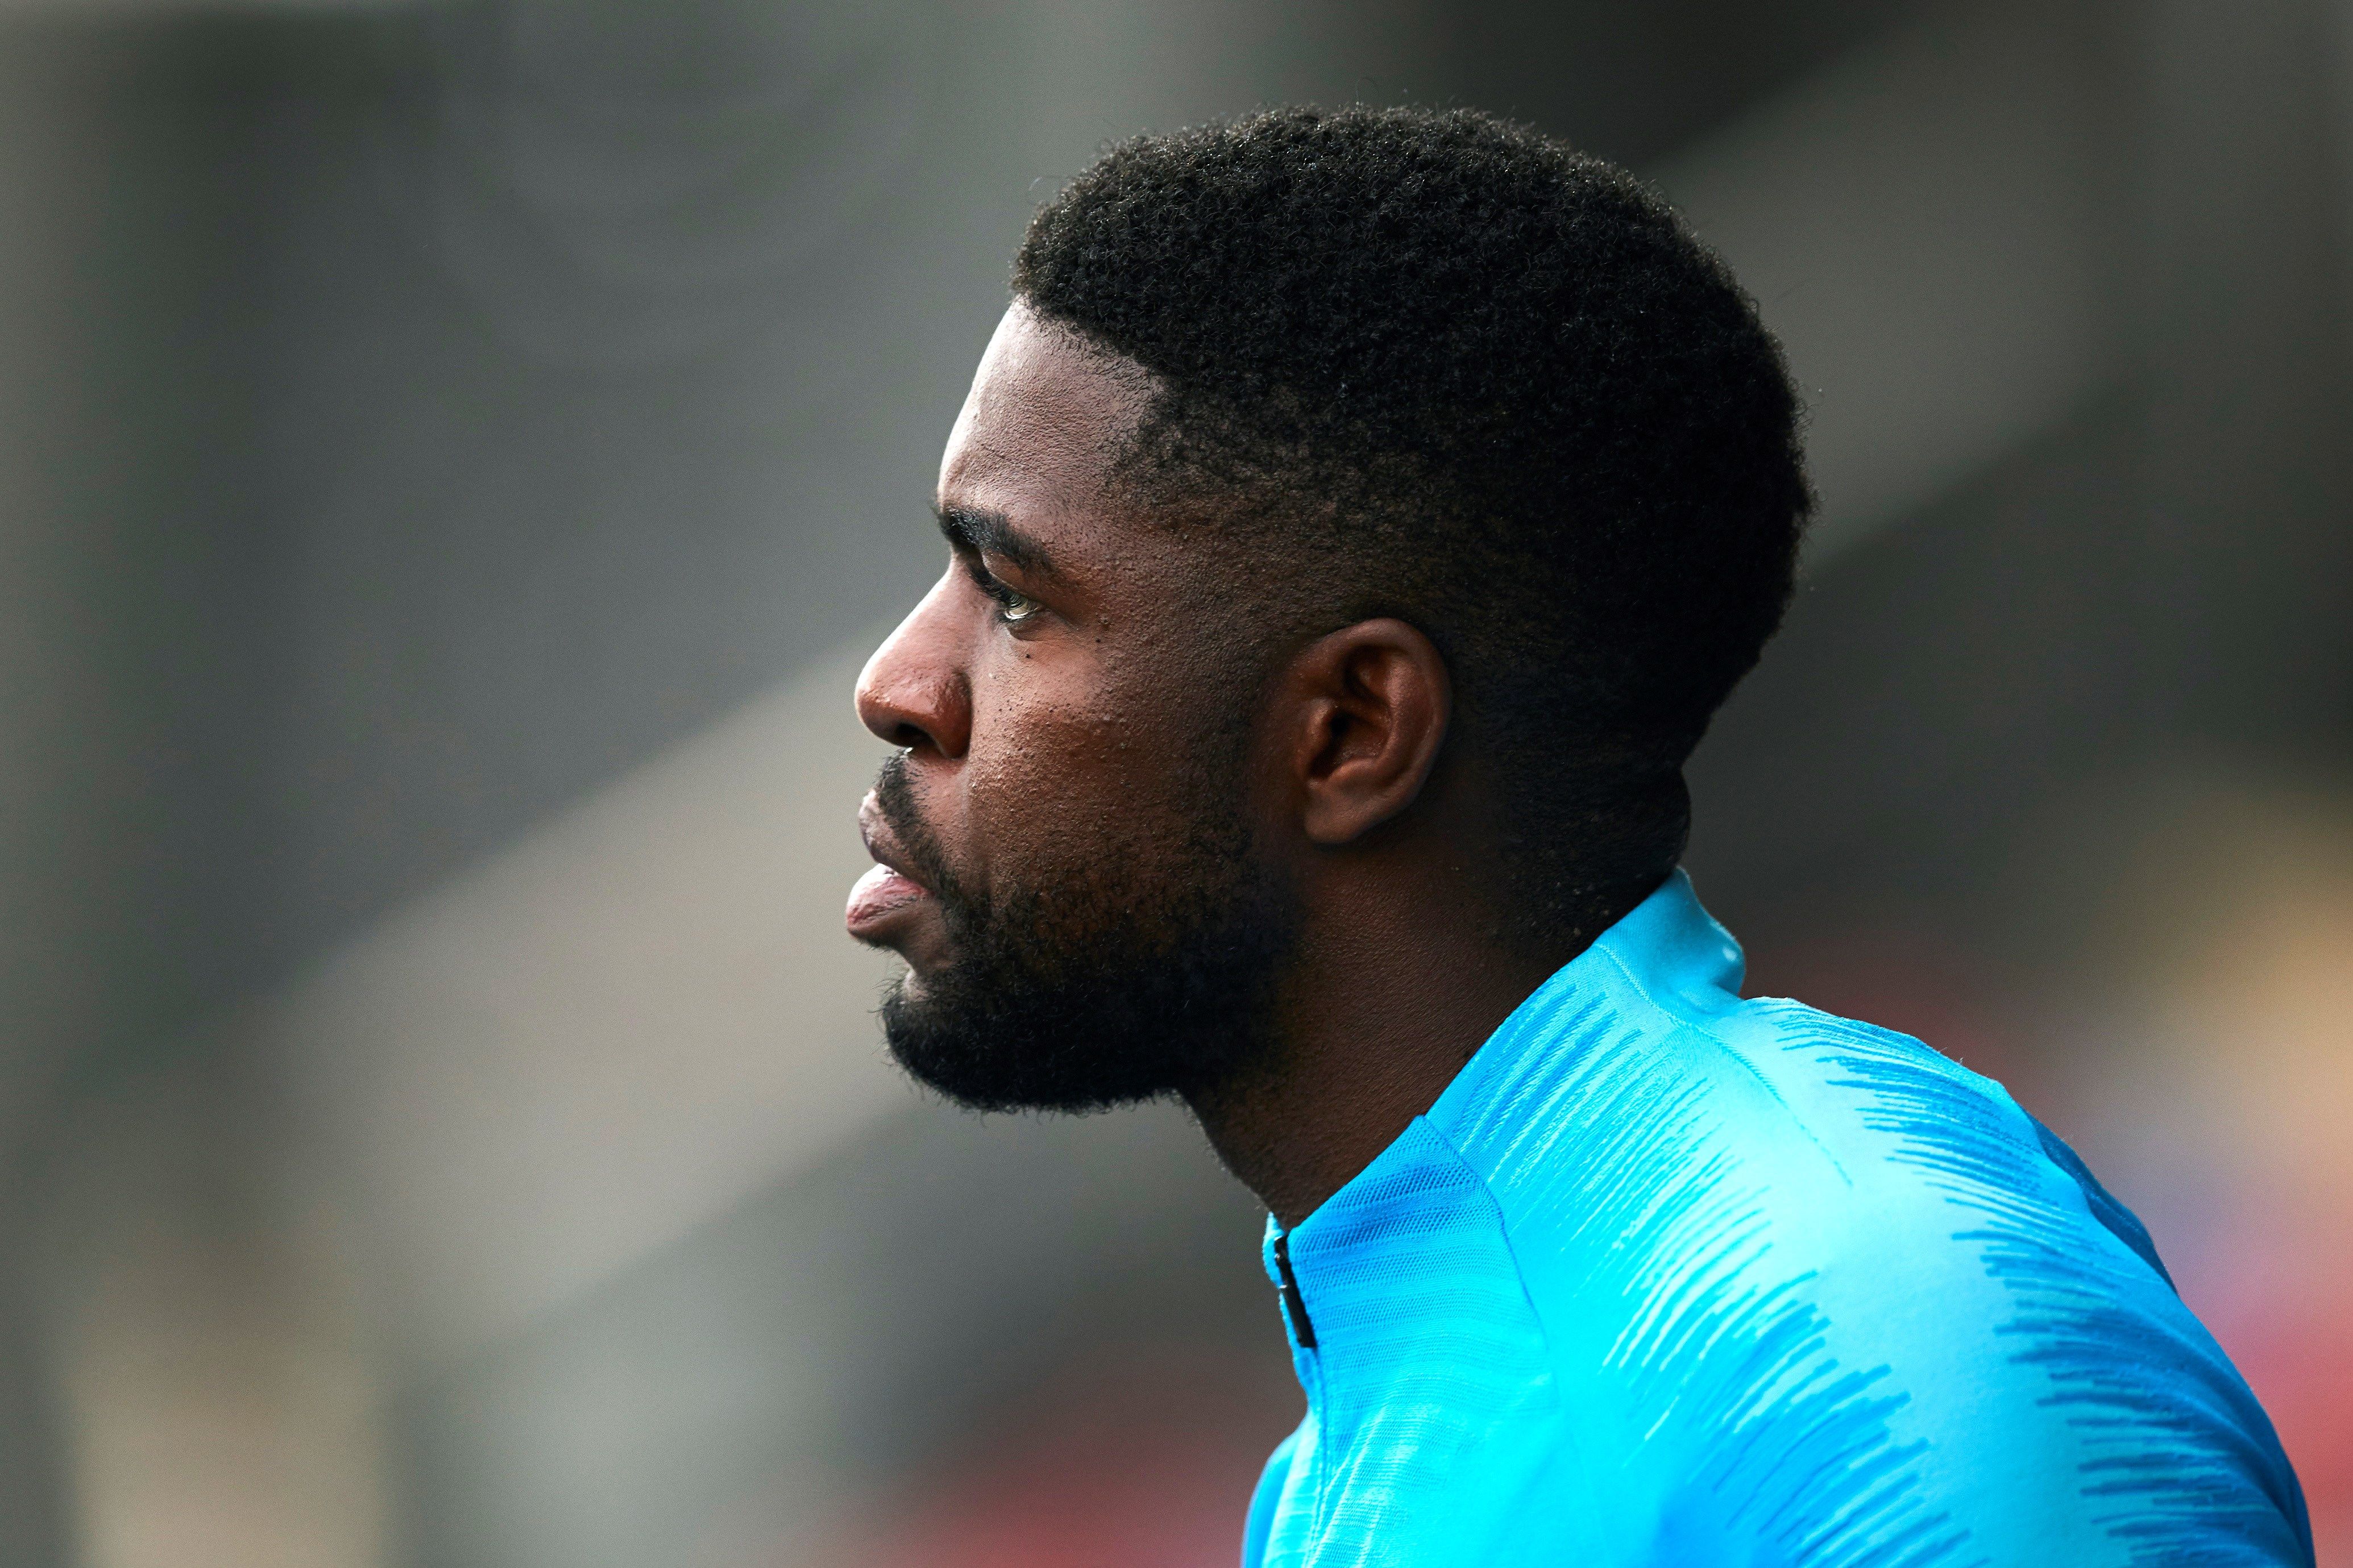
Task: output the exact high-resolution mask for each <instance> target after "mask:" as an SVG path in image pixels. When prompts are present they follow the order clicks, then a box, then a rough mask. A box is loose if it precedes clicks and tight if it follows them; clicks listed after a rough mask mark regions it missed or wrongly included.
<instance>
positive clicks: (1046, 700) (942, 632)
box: [847, 304, 1293, 1110]
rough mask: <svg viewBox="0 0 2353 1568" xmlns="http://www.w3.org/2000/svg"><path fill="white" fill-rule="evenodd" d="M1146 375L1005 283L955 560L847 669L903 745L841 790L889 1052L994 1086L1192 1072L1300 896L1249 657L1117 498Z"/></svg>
mask: <svg viewBox="0 0 2353 1568" xmlns="http://www.w3.org/2000/svg"><path fill="white" fill-rule="evenodd" d="M1148 391H1149V388H1148V384H1147V383H1146V382H1145V380H1144V378H1143V376H1142V373H1141V372H1140V371H1138V370H1136V369H1135V367H1134V366H1133V365H1131V364H1126V363H1122V362H1120V361H1118V360H1117V359H1116V358H1115V357H1114V356H1111V355H1109V354H1107V353H1103V351H1101V350H1098V349H1096V348H1094V347H1093V346H1092V345H1091V344H1088V343H1087V342H1084V341H1083V340H1082V339H1080V338H1078V337H1077V336H1076V335H1075V334H1072V333H1071V332H1069V331H1065V330H1063V329H1060V328H1059V327H1057V326H1054V325H1052V324H1051V323H1049V322H1045V321H1040V320H1039V318H1037V317H1036V316H1035V315H1034V314H1032V313H1031V312H1030V311H1029V310H1027V309H1026V308H1024V307H1023V306H1021V305H1018V304H1017V305H1016V306H1015V307H1014V308H1013V309H1012V310H1009V311H1008V313H1007V315H1006V317H1005V320H1004V321H1003V322H1002V323H1001V324H1000V326H999V328H998V330H997V335H996V337H995V339H994V340H993V341H992V342H991V344H990V346H989V349H988V352H987V355H986V356H985V357H984V358H983V360H982V363H981V365H980V369H979V372H978V374H976V378H975V382H974V385H973V388H972V393H971V395H970V396H969V398H968V399H967V400H966V402H965V407H964V410H963V413H962V414H961V416H959V418H958V419H957V422H956V425H955V429H954V431H953V432H952V434H951V436H950V437H949V441H948V445H947V449H946V452H945V455H944V458H943V461H942V465H941V474H940V483H939V491H938V497H937V504H938V513H939V518H940V522H941V528H942V531H943V532H944V534H945V535H946V537H947V542H948V544H949V547H950V551H951V555H952V559H951V561H950V563H949V565H948V569H947V571H946V572H945V573H944V575H943V576H942V577H941V578H940V580H939V582H938V583H937V584H935V585H934V587H933V589H932V590H931V592H930V593H929V594H928V595H926V596H925V598H924V599H923V602H922V603H921V604H920V605H917V606H916V608H915V609H914V611H913V613H911V614H910V615H909V616H908V617H907V619H906V621H905V622H904V623H903V624H902V626H900V628H899V629H898V631H897V632H896V633H894V634H893V635H892V637H891V639H890V640H889V641H888V642H886V643H885V644H884V645H883V647H881V649H880V650H878V651H877V652H876V654H875V656H874V658H872V660H871V661H870V663H869V664H868V666H867V668H866V670H865V672H864V673H863V674H862V675H861V677H860V682H859V689H858V706H859V712H860V717H861V719H863V720H864V721H865V722H866V723H867V725H868V727H869V728H871V729H872V730H873V731H875V732H876V733H878V734H880V735H881V736H883V737H884V738H885V739H887V740H890V741H892V742H895V743H897V744H899V745H900V746H901V747H902V748H903V749H902V751H901V752H899V753H898V754H896V755H894V756H893V757H892V758H891V759H890V760H889V762H888V763H886V764H885V765H884V767H883V769H882V772H881V777H880V779H879V780H878V782H877V784H876V786H875V788H874V790H873V792H872V793H871V794H870V795H868V797H867V799H866V802H865V804H864V805H863V806H862V807H861V809H860V828H861V831H862V833H863V835H864V837H865V838H866V842H867V846H868V847H869V849H870V850H871V852H872V853H873V855H874V856H875V858H876V861H877V864H876V867H875V868H874V870H873V871H871V872H870V873H868V875H867V876H866V877H864V878H862V879H860V882H859V884H858V886H857V887H856V888H855V889H852V892H851V897H850V901H849V910H848V917H847V918H848V924H849V930H850V933H851V934H852V935H853V936H856V937H857V938H858V939H859V940H860V941H861V942H868V943H871V944H872V945H876V946H881V947H886V948H890V949H892V950H893V951H895V952H898V953H899V954H900V955H901V956H902V957H903V958H904V959H905V960H906V961H907V963H908V968H907V971H906V972H905V973H904V974H902V976H901V977H900V978H899V979H898V980H897V981H896V982H894V983H893V984H892V988H891V990H890V992H889V994H887V996H886V998H885V1001H884V1003H883V1007H882V1019H883V1024H884V1029H885V1034H886V1037H887V1038H888V1040H889V1043H890V1047H891V1050H892V1054H893V1056H894V1057H896V1058H897V1059H898V1060H899V1061H900V1062H901V1064H902V1066H904V1067H905V1068H907V1070H908V1071H909V1072H911V1073H912V1074H913V1076H914V1077H916V1078H917V1079H920V1080H921V1081H923V1082H924V1083H926V1084H928V1085H930V1086H932V1087H933V1088H934V1089H938V1090H940V1091H941V1092H942V1093H944V1094H946V1095H948V1096H949V1097H951V1098H952V1099H955V1100H958V1101H960V1102H962V1103H965V1104H967V1105H971V1106H975V1107H979V1108H984V1109H996V1110H1003V1109H1013V1108H1039V1109H1066V1110H1078V1109H1089V1108H1094V1107H1100V1106H1105V1105H1111V1104H1117V1103H1122V1102H1125V1101H1132V1100H1144V1099H1149V1098H1152V1097H1154V1096H1156V1095H1161V1094H1167V1093H1177V1092H1183V1091H1185V1090H1187V1089H1189V1088H1191V1087H1193V1086H1195V1085H1197V1084H1199V1083H1202V1082H1206V1081H1210V1080H1214V1079H1218V1078H1219V1077H1221V1076H1223V1075H1225V1074H1228V1073H1230V1072H1231V1071H1232V1070H1234V1068H1236V1066H1237V1065H1238V1064H1239V1063H1240V1062H1241V1061H1243V1060H1245V1059H1247V1058H1249V1057H1250V1054H1251V1053H1252V1052H1253V1051H1255V1050H1257V1049H1259V1048H1261V1046H1262V1043H1263V1041H1264V1039H1265V1038H1266V1037H1267V1030H1266V1027H1265V1014H1266V1012H1267V1010H1268V1008H1269V1006H1270V1005H1271V992H1272V985H1273V980H1274V976H1275V973H1276V971H1277V969H1278V967H1279V965H1280V962H1281V960H1282V955H1283V953H1284V952H1285V951H1286V949H1287V948H1288V946H1289V945H1290V941H1291V933H1292V929H1293V921H1292V919H1291V915H1290V898H1289V893H1288V889H1287V888H1286V886H1285V881H1284V878H1283V877H1282V874H1281V872H1280V870H1279V869H1278V868H1276V867H1275V865H1273V864H1272V863H1271V858H1269V857H1268V856H1267V855H1265V854H1264V853H1262V850H1261V845H1260V844H1259V843H1258V841H1257V835H1256V834H1255V833H1254V831H1253V827H1252V824H1251V821H1250V814H1249V811H1248V806H1247V796H1248V793H1249V791H1248V775H1249V772H1250V742H1251V736H1250V725H1249V706H1248V704H1246V703H1242V702H1237V701H1236V700H1234V698H1235V689H1236V683H1237V682H1238V681H1248V680H1249V679H1252V674H1253V668H1254V664H1255V660H1254V658H1252V657H1251V656H1250V653H1248V652H1247V651H1245V650H1243V649H1242V648H1240V647H1238V646H1237V645H1236V643H1235V640H1234V639H1233V638H1231V637H1220V636H1219V631H1220V629H1221V628H1222V627H1224V626H1226V625H1227V623H1228V622H1229V620H1230V618H1231V617H1230V615H1229V613H1228V607H1226V606H1223V605H1221V602H1220V596H1219V595H1218V594H1217V593H1216V591H1215V590H1214V589H1213V588H1211V587H1210V586H1209V585H1208V582H1207V581H1206V580H1205V578H1204V569H1203V565H1202V563H1201V562H1200V561H1199V560H1198V557H1197V553H1196V552H1191V551H1188V550H1187V548H1186V545H1185V542H1183V541H1182V540H1181V539H1180V538H1178V537H1177V536H1176V535H1175V534H1174V533H1173V532H1171V531H1168V530H1166V529H1161V528H1157V527H1155V526H1154V525H1153V524H1152V523H1151V522H1150V521H1146V520H1145V519H1142V518H1139V517H1137V516H1135V515H1134V514H1133V513H1132V512H1131V511H1130V510H1128V509H1127V508H1125V507H1124V506H1123V505H1122V504H1121V492H1120V491H1119V490H1118V489H1117V488H1116V487H1115V486H1114V485H1113V482H1112V479H1113V464H1114V463H1115V461H1116V460H1117V458H1118V456H1119V454H1120V452H1121V450H1122V449H1123V447H1124V443H1125V442H1126V440H1127V439H1128V438H1129V436H1130V434H1131V432H1132V431H1133V428H1134V423H1135V421H1136V419H1137V417H1138V416H1139V415H1140V413H1141V411H1142V409H1143V407H1144V406H1145V399H1146V397H1147V396H1148Z"/></svg>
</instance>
